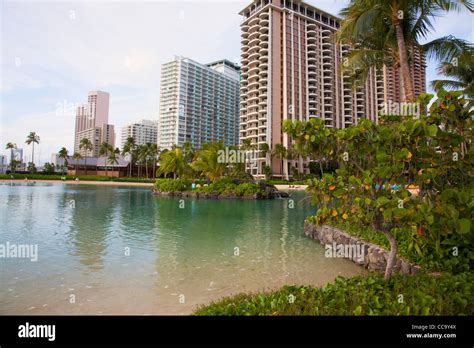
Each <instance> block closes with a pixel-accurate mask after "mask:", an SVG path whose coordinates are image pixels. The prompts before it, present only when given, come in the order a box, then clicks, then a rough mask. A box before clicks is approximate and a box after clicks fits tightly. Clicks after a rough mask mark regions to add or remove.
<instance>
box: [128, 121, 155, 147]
mask: <svg viewBox="0 0 474 348" xmlns="http://www.w3.org/2000/svg"><path fill="white" fill-rule="evenodd" d="M129 137H133V138H134V139H135V143H136V144H137V145H143V144H147V143H151V144H157V143H158V122H157V121H151V120H140V121H138V122H136V123H131V124H128V125H126V126H124V127H122V144H121V145H122V149H123V146H124V145H125V143H126V142H127V138H129Z"/></svg>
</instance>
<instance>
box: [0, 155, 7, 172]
mask: <svg viewBox="0 0 474 348" xmlns="http://www.w3.org/2000/svg"><path fill="white" fill-rule="evenodd" d="M7 169H8V162H7V156H5V155H0V174H5V173H6V172H7Z"/></svg>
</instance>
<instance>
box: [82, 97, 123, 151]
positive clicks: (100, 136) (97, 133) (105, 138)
mask: <svg viewBox="0 0 474 348" xmlns="http://www.w3.org/2000/svg"><path fill="white" fill-rule="evenodd" d="M109 98H110V95H109V93H107V92H102V91H91V92H89V96H88V100H87V104H84V105H81V106H79V107H78V108H77V110H76V129H75V137H74V152H79V153H80V154H81V155H82V156H98V155H99V148H100V145H101V144H102V143H104V142H106V143H108V144H110V145H112V147H115V131H114V126H113V125H111V124H109V123H108V122H109ZM84 138H87V139H89V140H90V141H91V143H92V146H93V148H92V150H91V151H85V150H84V149H80V148H79V145H80V142H81V140H82V139H84Z"/></svg>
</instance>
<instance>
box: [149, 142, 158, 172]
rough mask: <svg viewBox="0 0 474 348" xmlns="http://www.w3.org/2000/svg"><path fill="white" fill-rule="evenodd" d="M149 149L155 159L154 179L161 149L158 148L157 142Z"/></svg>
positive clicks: (153, 159)
mask: <svg viewBox="0 0 474 348" xmlns="http://www.w3.org/2000/svg"><path fill="white" fill-rule="evenodd" d="M149 151H150V157H151V159H152V161H153V179H154V178H155V177H156V161H157V159H158V156H159V154H160V149H159V148H158V145H157V144H151V145H150V148H149Z"/></svg>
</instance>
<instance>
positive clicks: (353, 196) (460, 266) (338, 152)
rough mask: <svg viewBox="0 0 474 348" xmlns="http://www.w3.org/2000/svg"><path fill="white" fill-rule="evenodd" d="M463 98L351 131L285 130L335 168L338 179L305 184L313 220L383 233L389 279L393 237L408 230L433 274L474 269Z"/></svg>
mask: <svg viewBox="0 0 474 348" xmlns="http://www.w3.org/2000/svg"><path fill="white" fill-rule="evenodd" d="M460 94H461V92H452V93H449V92H446V91H441V92H440V94H439V99H438V100H436V101H435V102H434V103H433V105H432V106H431V108H430V116H429V117H428V116H424V115H422V116H421V117H420V118H414V117H391V118H387V119H382V120H381V121H380V124H379V125H376V124H374V123H372V122H371V121H369V120H361V121H360V122H359V124H358V125H357V126H354V127H350V128H346V129H327V128H325V127H324V125H323V124H322V121H321V120H319V119H312V120H310V121H309V122H307V123H302V122H294V123H292V122H291V121H288V122H286V123H285V125H284V129H285V131H286V132H287V133H288V134H289V135H290V136H291V137H292V138H293V139H294V140H295V142H296V143H297V144H298V146H301V147H304V148H306V149H307V150H308V151H310V152H315V153H316V154H317V155H316V157H320V156H323V157H324V158H326V159H327V160H332V161H336V162H337V163H338V167H339V169H337V170H336V172H335V174H329V173H324V174H323V176H322V178H321V179H312V180H309V181H308V182H309V184H310V187H309V192H310V194H311V195H312V197H313V202H314V203H315V204H317V205H318V207H319V209H318V212H317V214H316V215H315V216H314V217H313V218H311V219H310V220H311V221H312V222H314V223H316V224H334V223H343V222H349V223H351V224H353V225H358V226H362V227H367V226H368V227H371V228H372V229H374V230H375V231H378V232H379V233H383V234H384V235H385V237H386V238H387V240H388V241H389V244H390V249H391V254H390V258H389V260H388V262H387V269H386V272H385V276H386V277H387V278H388V277H390V275H391V273H392V267H393V266H394V262H395V256H396V253H397V246H398V245H397V240H396V239H395V235H396V234H403V233H406V232H407V231H408V232H409V233H410V236H411V240H410V248H412V249H414V250H415V251H416V252H417V253H418V254H419V256H420V257H422V258H424V259H425V261H427V262H429V263H430V264H431V266H432V267H433V268H440V269H449V270H452V271H454V272H459V271H465V270H468V269H470V268H471V267H472V266H473V261H474V252H473V250H474V248H473V246H474V233H473V228H474V226H473V224H472V221H473V219H474V200H473V197H474V180H473V176H474V169H473V162H474V148H473V147H472V139H473V128H472V126H473V120H472V117H473V115H474V111H473V110H470V109H469V107H467V106H466V100H465V99H464V98H462V97H461V96H460ZM422 98H425V99H429V97H428V96H423V97H422ZM321 135H324V138H325V139H326V142H325V143H323V144H320V143H317V141H318V139H320V138H321Z"/></svg>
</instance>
